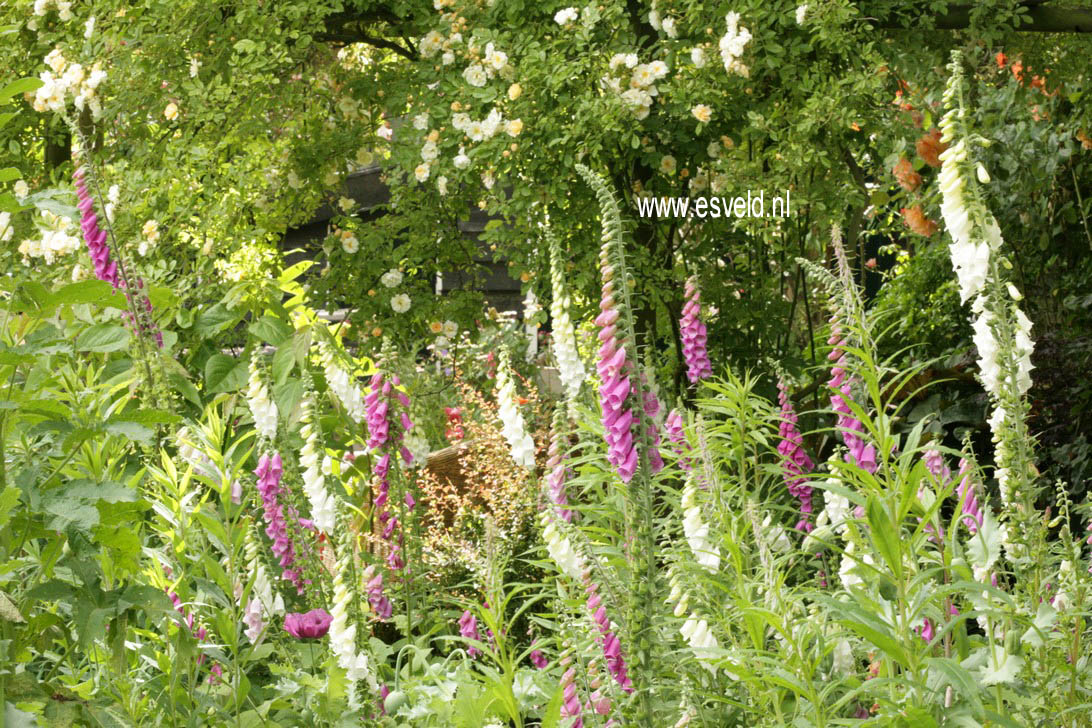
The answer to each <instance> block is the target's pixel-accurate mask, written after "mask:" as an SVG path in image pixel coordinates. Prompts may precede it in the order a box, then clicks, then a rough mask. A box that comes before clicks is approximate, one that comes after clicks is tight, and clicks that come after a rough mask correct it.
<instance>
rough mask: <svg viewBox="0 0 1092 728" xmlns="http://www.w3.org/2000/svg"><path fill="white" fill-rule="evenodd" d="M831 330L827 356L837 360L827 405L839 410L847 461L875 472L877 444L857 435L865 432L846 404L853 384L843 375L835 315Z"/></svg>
mask: <svg viewBox="0 0 1092 728" xmlns="http://www.w3.org/2000/svg"><path fill="white" fill-rule="evenodd" d="M831 332H832V333H831V336H830V339H828V343H829V344H830V345H831V346H832V347H833V348H832V349H831V352H830V354H829V355H828V357H827V358H828V359H830V360H831V361H833V362H836V364H835V366H834V367H833V368H831V370H830V374H831V379H830V383H829V385H828V386H829V387H830V389H831V390H832V392H833V394H831V397H830V406H831V409H833V410H834V411H835V412H836V413H837V414H838V420H837V423H836V427H837V429H838V432H840V433H841V435H842V439H843V441H844V442H845V444H846V447H847V448H848V449H849V452H848V453H846V462H849V463H854V464H856V465H857V466H858V467H860V468H862V469H864V470H867V471H868V472H870V473H875V472H876V467H877V464H876V448H875V446H874V445H872V444H870V443H866V442H865V441H864V440H863V439H862V438H861V437H860V436H859V434H858V433H864V431H865V426H864V423H863V422H861V421H860V420H858V419H857V418H856V417H855V416H854V415H853V409H852V408H851V407H850V406H849V400H850V399H851V398H852V397H851V394H850V393H851V391H852V384H851V382H850V380H849V379H847V378H846V373H845V364H846V354H845V351H843V349H842V344H843V343H844V342H843V340H842V336H841V327H840V326H839V324H838V321H837V317H832V318H831Z"/></svg>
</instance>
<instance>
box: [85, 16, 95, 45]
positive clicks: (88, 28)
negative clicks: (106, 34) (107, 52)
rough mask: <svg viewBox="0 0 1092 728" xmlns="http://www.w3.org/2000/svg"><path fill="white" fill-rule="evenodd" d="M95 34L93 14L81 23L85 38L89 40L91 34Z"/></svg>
mask: <svg viewBox="0 0 1092 728" xmlns="http://www.w3.org/2000/svg"><path fill="white" fill-rule="evenodd" d="M94 34H95V16H94V15H92V16H91V17H90V18H88V19H87V22H86V23H84V24H83V37H84V38H85V39H86V40H91V36H92V35H94Z"/></svg>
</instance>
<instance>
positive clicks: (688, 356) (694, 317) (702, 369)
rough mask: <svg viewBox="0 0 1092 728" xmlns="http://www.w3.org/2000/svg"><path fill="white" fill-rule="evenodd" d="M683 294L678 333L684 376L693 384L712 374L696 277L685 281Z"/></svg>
mask: <svg viewBox="0 0 1092 728" xmlns="http://www.w3.org/2000/svg"><path fill="white" fill-rule="evenodd" d="M685 296H686V304H685V305H684V306H683V316H682V319H681V320H680V321H679V335H680V337H681V338H682V345H683V358H684V359H685V360H686V376H687V378H688V379H690V382H691V384H693V383H696V382H698V381H700V380H702V379H705V378H706V377H710V376H712V375H713V368H712V366H711V365H710V363H709V354H708V352H707V351H706V348H705V344H706V338H707V335H706V329H705V324H703V323H702V321H701V318H700V315H701V292H700V291H699V290H698V284H697V279H696V277H691V278H690V279H689V280H688V281H687V282H686V288H685Z"/></svg>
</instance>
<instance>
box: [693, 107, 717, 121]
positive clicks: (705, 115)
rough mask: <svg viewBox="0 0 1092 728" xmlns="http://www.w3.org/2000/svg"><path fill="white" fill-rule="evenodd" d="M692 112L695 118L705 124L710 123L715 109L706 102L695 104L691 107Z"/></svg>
mask: <svg viewBox="0 0 1092 728" xmlns="http://www.w3.org/2000/svg"><path fill="white" fill-rule="evenodd" d="M690 113H691V114H692V115H693V116H694V118H695V119H697V120H698V121H700V122H701V123H703V124H708V123H709V120H710V119H712V118H713V110H712V109H710V108H709V107H708V106H706V105H705V104H695V105H694V107H693V108H692V109H690Z"/></svg>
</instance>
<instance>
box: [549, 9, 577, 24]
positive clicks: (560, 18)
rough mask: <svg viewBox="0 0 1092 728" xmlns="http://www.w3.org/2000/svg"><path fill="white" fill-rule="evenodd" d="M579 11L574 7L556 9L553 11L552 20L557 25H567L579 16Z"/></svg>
mask: <svg viewBox="0 0 1092 728" xmlns="http://www.w3.org/2000/svg"><path fill="white" fill-rule="evenodd" d="M579 15H580V11H579V10H577V9H576V8H565V9H564V10H558V11H557V12H556V13H554V22H555V23H557V24H558V25H568V24H569V23H572V22H574V21H576V19H577V17H579Z"/></svg>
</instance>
